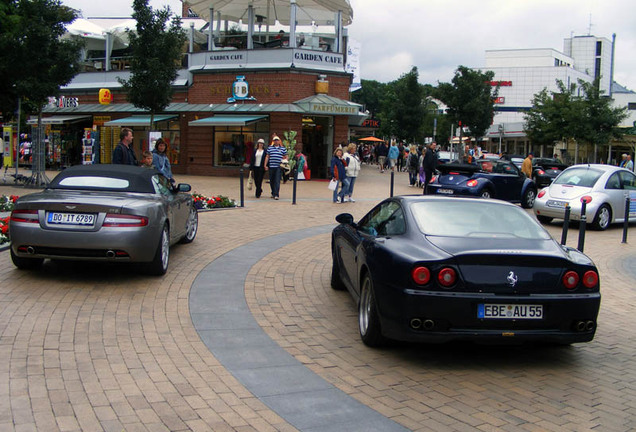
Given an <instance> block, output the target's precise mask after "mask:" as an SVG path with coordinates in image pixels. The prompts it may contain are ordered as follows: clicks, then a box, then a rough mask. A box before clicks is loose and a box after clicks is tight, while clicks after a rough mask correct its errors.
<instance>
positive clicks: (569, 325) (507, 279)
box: [331, 196, 601, 346]
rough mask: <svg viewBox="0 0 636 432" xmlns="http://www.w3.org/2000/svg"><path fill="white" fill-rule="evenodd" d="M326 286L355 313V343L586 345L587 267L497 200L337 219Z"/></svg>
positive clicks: (592, 277)
mask: <svg viewBox="0 0 636 432" xmlns="http://www.w3.org/2000/svg"><path fill="white" fill-rule="evenodd" d="M336 221H338V222H339V225H338V226H337V227H336V228H335V229H334V230H333V233H332V241H331V250H332V257H333V269H332V275H331V285H332V287H333V288H334V289H336V290H343V289H347V290H348V291H349V292H350V293H351V295H352V296H353V298H354V300H355V301H356V302H357V304H358V321H359V329H360V336H361V338H362V341H363V342H364V343H365V344H366V345H369V346H379V345H382V344H383V343H384V342H386V341H387V340H389V339H392V340H399V341H408V342H446V341H450V340H474V341H482V342H497V343H503V342H526V341H542V342H553V343H557V344H570V343H574V342H588V341H591V340H592V339H593V338H594V333H595V331H596V326H597V321H596V319H597V315H598V311H599V306H600V301H601V295H600V291H599V276H598V271H597V269H596V266H595V265H594V263H593V262H592V261H591V260H590V258H588V257H587V256H586V255H584V254H583V253H581V252H579V251H578V250H576V249H573V248H570V247H567V246H562V245H560V244H559V243H558V242H556V241H555V240H554V239H553V238H552V237H551V236H550V234H549V233H548V232H547V231H546V230H545V229H544V228H543V227H542V226H541V225H540V224H539V223H538V222H537V221H536V220H535V219H534V218H533V217H532V216H530V215H528V214H527V213H526V212H525V211H524V210H522V209H521V208H519V207H518V206H515V205H512V204H509V203H505V202H502V201H499V200H481V199H469V198H460V197H457V198H447V197H435V196H398V197H393V198H389V199H386V200H384V201H382V202H381V203H380V204H378V205H377V206H375V207H374V208H373V209H372V210H371V211H370V212H369V213H368V214H367V215H366V216H364V217H363V218H362V219H361V220H360V221H358V222H357V223H355V222H354V220H353V216H352V215H350V214H348V213H342V214H339V215H338V216H337V217H336Z"/></svg>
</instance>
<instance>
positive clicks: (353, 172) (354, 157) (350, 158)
mask: <svg viewBox="0 0 636 432" xmlns="http://www.w3.org/2000/svg"><path fill="white" fill-rule="evenodd" d="M342 157H343V159H344V160H345V162H346V164H347V166H346V168H345V174H346V175H347V180H348V182H349V188H348V189H347V191H346V192H345V194H344V201H345V202H347V201H350V202H356V200H354V199H353V186H354V185H355V183H356V179H357V178H358V174H359V173H360V167H361V165H362V163H361V161H360V157H359V156H358V152H357V146H356V145H355V144H349V145H348V146H347V151H346V152H344V154H343V155H342Z"/></svg>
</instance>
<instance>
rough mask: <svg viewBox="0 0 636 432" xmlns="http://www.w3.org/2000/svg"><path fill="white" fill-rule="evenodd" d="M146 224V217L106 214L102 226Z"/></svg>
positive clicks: (137, 225) (140, 225)
mask: <svg viewBox="0 0 636 432" xmlns="http://www.w3.org/2000/svg"><path fill="white" fill-rule="evenodd" d="M146 225H148V218H147V217H143V216H135V215H122V214H111V213H109V214H107V215H106V217H105V218H104V223H103V225H102V226H105V227H142V226H146Z"/></svg>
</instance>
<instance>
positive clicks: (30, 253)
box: [26, 246, 35, 255]
mask: <svg viewBox="0 0 636 432" xmlns="http://www.w3.org/2000/svg"><path fill="white" fill-rule="evenodd" d="M26 251H27V253H28V254H29V255H34V254H35V248H34V247H33V246H28V247H27V250H26Z"/></svg>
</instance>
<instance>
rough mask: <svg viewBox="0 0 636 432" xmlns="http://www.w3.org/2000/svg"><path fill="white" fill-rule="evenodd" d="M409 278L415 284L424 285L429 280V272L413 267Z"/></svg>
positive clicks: (425, 269) (423, 268) (422, 268)
mask: <svg viewBox="0 0 636 432" xmlns="http://www.w3.org/2000/svg"><path fill="white" fill-rule="evenodd" d="M411 277H412V278H413V281H414V282H415V283H416V284H418V285H426V284H427V283H428V282H429V281H430V280H431V271H430V270H429V269H428V268H426V267H415V268H414V269H413V271H412V272H411Z"/></svg>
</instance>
